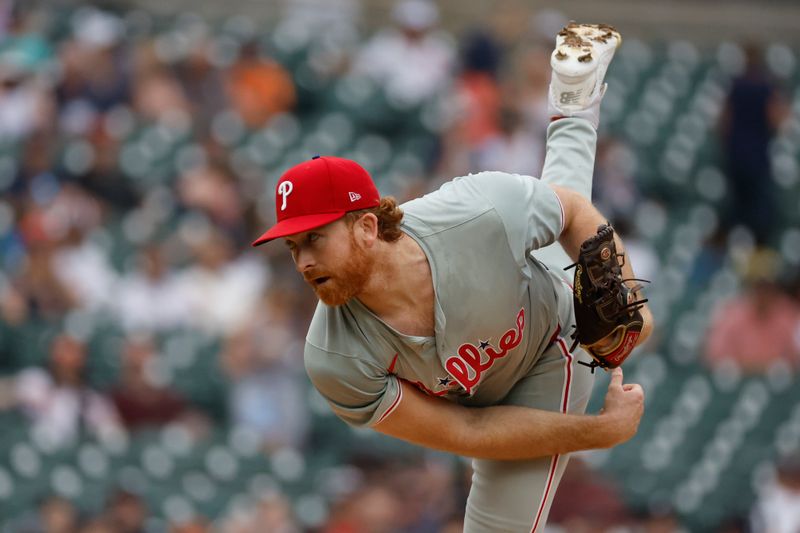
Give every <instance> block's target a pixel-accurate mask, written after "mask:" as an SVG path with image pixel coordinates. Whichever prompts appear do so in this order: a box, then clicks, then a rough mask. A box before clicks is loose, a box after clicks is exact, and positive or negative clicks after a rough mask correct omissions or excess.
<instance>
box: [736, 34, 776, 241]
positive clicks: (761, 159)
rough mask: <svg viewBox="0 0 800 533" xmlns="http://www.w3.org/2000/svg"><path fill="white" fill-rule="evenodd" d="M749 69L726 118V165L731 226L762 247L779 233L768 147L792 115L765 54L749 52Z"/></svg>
mask: <svg viewBox="0 0 800 533" xmlns="http://www.w3.org/2000/svg"><path fill="white" fill-rule="evenodd" d="M744 52H745V59H746V61H745V68H744V71H743V72H742V74H741V75H739V76H737V77H736V78H735V79H734V80H733V82H732V84H731V88H730V92H729V94H728V99H727V101H726V104H725V108H724V110H723V113H722V115H721V128H720V129H721V134H722V147H723V149H724V158H725V159H724V163H725V169H726V172H727V176H728V183H729V185H730V194H731V199H732V203H731V207H730V211H729V213H728V214H727V217H726V224H727V226H728V227H731V226H733V225H735V224H738V223H741V224H744V225H745V226H747V227H748V228H750V230H751V231H752V232H753V234H754V236H755V238H756V241H757V243H758V244H770V241H769V239H770V237H771V236H772V234H773V233H774V231H775V230H776V227H777V224H778V222H779V221H778V220H777V219H776V216H777V210H776V201H777V198H776V194H777V190H776V188H775V182H774V181H773V179H772V165H771V161H770V157H769V144H770V140H771V139H772V137H773V136H774V135H775V133H776V131H777V129H778V127H779V126H780V124H781V123H782V122H783V120H784V119H785V118H786V116H787V109H786V106H785V104H784V102H783V98H782V96H781V95H780V92H779V89H778V87H777V85H776V84H775V82H774V81H773V80H771V79H770V78H769V76H768V74H767V71H766V68H765V66H764V61H763V51H762V50H761V48H759V47H758V46H756V45H752V44H751V45H747V46H746V47H745V50H744Z"/></svg>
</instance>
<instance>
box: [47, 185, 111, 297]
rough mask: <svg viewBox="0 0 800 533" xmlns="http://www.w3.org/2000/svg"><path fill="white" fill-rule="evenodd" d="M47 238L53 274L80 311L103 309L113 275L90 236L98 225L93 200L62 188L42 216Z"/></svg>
mask: <svg viewBox="0 0 800 533" xmlns="http://www.w3.org/2000/svg"><path fill="white" fill-rule="evenodd" d="M44 216H45V220H44V223H45V224H46V225H47V230H48V231H49V233H50V235H51V236H52V237H53V238H54V239H56V241H57V242H58V247H57V248H56V249H55V251H54V253H53V257H52V260H53V270H54V272H55V274H56V276H57V277H58V279H59V280H61V282H62V283H64V284H65V285H66V286H67V287H71V288H72V289H73V291H74V294H75V296H76V297H77V299H78V305H79V307H81V308H84V309H90V310H100V309H105V308H106V307H107V306H108V305H109V304H110V303H111V298H112V295H113V293H112V289H113V287H114V285H115V284H116V281H117V272H116V270H115V269H114V268H113V266H112V265H111V262H110V260H109V257H108V253H107V251H106V249H105V248H103V247H102V246H101V245H100V244H99V243H98V242H96V241H95V240H93V239H91V238H90V233H91V231H92V230H94V229H95V228H97V227H99V226H100V225H101V223H102V211H101V209H100V205H99V203H98V202H97V200H96V199H95V198H94V197H92V196H89V195H88V194H86V193H85V192H84V191H82V190H81V189H80V188H78V187H76V186H75V185H73V184H70V183H66V184H64V185H63V186H62V187H61V189H60V191H59V192H58V194H57V195H56V197H55V198H54V200H53V202H52V203H51V204H50V205H49V206H48V207H47V210H46V212H45V214H44Z"/></svg>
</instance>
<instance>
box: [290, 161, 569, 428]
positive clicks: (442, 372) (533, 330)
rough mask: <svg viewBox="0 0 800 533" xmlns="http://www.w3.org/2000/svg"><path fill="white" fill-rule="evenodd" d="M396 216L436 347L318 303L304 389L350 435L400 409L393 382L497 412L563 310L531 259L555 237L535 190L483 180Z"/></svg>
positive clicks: (547, 195) (362, 312) (559, 291)
mask: <svg viewBox="0 0 800 533" xmlns="http://www.w3.org/2000/svg"><path fill="white" fill-rule="evenodd" d="M402 208H403V210H404V212H405V216H404V219H403V230H404V231H405V232H406V233H407V234H408V235H409V236H410V237H411V238H413V239H414V240H415V241H416V242H417V243H419V245H420V246H421V248H422V250H423V251H424V252H425V254H426V256H427V258H428V262H429V264H430V268H431V274H432V277H433V286H434V292H435V296H436V298H435V321H436V323H435V337H413V336H408V335H404V334H401V333H399V332H397V331H396V330H394V329H393V328H391V327H390V326H388V325H387V324H385V323H384V322H383V321H382V320H380V319H379V318H378V317H377V316H375V315H374V314H373V313H372V312H370V311H369V309H367V308H366V307H365V306H364V305H362V304H361V303H360V302H359V301H358V300H357V299H353V300H351V301H350V302H348V303H347V304H346V305H343V306H340V307H329V306H327V305H325V304H323V303H322V302H320V303H319V305H318V307H317V310H316V313H315V315H314V318H313V321H312V323H311V326H310V328H309V332H308V336H307V339H306V349H305V365H306V370H307V371H308V375H309V377H310V378H311V381H312V382H313V384H314V386H315V387H316V388H317V389H318V390H319V392H320V393H321V394H322V396H323V397H325V399H326V400H327V401H328V402H329V403H330V405H331V407H332V409H333V411H334V412H335V413H336V414H337V415H338V416H339V417H341V418H342V419H343V420H345V421H346V422H348V423H350V424H352V425H359V426H360V425H373V424H375V423H377V422H378V421H380V420H382V419H383V418H385V417H386V416H387V415H388V414H389V413H390V412H391V411H392V410H393V409H394V407H395V406H396V405H397V404H398V403H399V402H400V398H401V388H400V386H399V381H398V380H399V379H403V380H406V381H408V382H410V383H413V384H415V385H416V386H417V387H419V388H420V389H422V390H424V391H425V392H427V393H428V394H431V395H435V396H444V397H445V398H447V399H450V400H453V401H457V402H459V403H463V404H465V405H480V406H486V405H493V404H497V403H499V402H501V400H502V399H503V398H504V397H506V395H507V394H508V393H509V391H510V390H511V388H512V387H513V386H514V384H515V383H517V382H518V381H519V380H520V379H522V378H523V377H524V376H526V375H527V374H529V372H530V371H531V369H532V367H533V366H534V364H535V363H536V361H537V359H538V358H539V356H540V355H541V354H542V352H543V351H544V350H545V349H546V348H547V346H548V344H549V343H550V342H551V340H552V338H553V335H554V334H555V332H556V330H557V328H558V326H559V321H560V317H559V309H561V310H562V312H561V314H563V313H564V312H568V311H565V310H568V309H569V305H565V302H569V303H570V304H571V293H570V292H569V288H568V287H567V286H566V285H564V283H563V282H562V281H561V278H560V277H559V276H558V275H556V274H555V273H551V272H550V271H548V270H547V268H546V267H545V266H544V265H543V264H542V263H540V262H539V261H537V260H536V259H534V258H533V257H532V256H531V254H530V252H531V251H532V250H534V249H537V248H541V247H543V246H547V245H548V244H550V243H552V242H554V241H555V240H556V239H557V237H558V236H559V234H560V232H561V230H562V227H563V210H562V208H561V203H560V202H559V200H558V198H557V196H556V195H555V193H554V192H553V191H552V189H551V188H550V187H548V186H547V185H546V184H544V183H543V182H542V181H540V180H538V179H536V178H532V177H529V176H520V175H516V174H506V173H502V172H483V173H480V174H475V175H470V176H466V177H462V178H456V179H454V180H452V181H451V182H448V183H446V184H445V185H443V186H442V187H441V188H440V189H439V190H437V191H435V192H433V193H430V194H428V195H426V196H424V197H422V198H419V199H416V200H413V201H411V202H408V203H406V204H404V205H403V206H402ZM559 304H561V305H559Z"/></svg>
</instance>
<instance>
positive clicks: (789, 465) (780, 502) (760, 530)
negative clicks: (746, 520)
mask: <svg viewBox="0 0 800 533" xmlns="http://www.w3.org/2000/svg"><path fill="white" fill-rule="evenodd" d="M751 526H752V531H753V533H794V532H797V531H800V453H795V454H794V455H790V456H788V457H785V458H783V459H781V460H780V461H779V462H778V464H777V465H776V475H775V478H774V479H773V480H772V481H770V482H769V483H767V484H765V485H764V486H762V487H760V488H759V490H758V495H757V500H756V502H755V504H754V506H753V510H752V515H751Z"/></svg>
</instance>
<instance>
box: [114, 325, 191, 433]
mask: <svg viewBox="0 0 800 533" xmlns="http://www.w3.org/2000/svg"><path fill="white" fill-rule="evenodd" d="M158 357H159V355H158V353H157V352H156V347H155V345H154V343H153V340H152V339H150V338H148V337H140V336H134V337H129V338H128V339H126V341H125V344H124V346H123V348H122V374H121V376H120V379H119V382H118V383H117V384H116V385H115V386H114V387H113V388H112V389H111V392H110V395H111V399H112V401H113V402H114V405H115V406H116V408H117V412H119V416H120V418H121V419H122V422H123V423H124V424H125V427H126V428H128V429H129V430H137V429H141V428H148V427H158V426H163V425H165V424H168V423H170V422H177V421H187V420H189V416H190V415H191V414H192V411H191V409H190V407H189V405H188V404H187V402H186V400H185V399H184V398H183V396H182V395H181V394H180V393H178V392H177V391H174V390H172V389H170V388H169V387H167V386H166V385H165V384H163V383H160V376H159V375H158V373H157V372H156V370H155V362H156V359H157V358H158Z"/></svg>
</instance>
